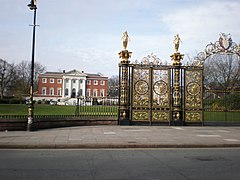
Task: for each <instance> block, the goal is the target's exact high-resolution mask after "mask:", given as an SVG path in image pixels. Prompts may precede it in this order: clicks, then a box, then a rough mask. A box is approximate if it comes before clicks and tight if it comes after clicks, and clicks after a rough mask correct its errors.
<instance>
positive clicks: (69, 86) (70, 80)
mask: <svg viewBox="0 0 240 180" xmlns="http://www.w3.org/2000/svg"><path fill="white" fill-rule="evenodd" d="M71 95H72V79H68V97H71Z"/></svg>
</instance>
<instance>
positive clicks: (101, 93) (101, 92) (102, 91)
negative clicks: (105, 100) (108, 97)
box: [100, 89, 105, 97]
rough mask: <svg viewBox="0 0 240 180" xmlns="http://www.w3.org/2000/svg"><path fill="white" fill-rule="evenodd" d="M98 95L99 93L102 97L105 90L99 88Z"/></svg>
mask: <svg viewBox="0 0 240 180" xmlns="http://www.w3.org/2000/svg"><path fill="white" fill-rule="evenodd" d="M100 95H101V97H104V95H105V90H104V89H101V91H100Z"/></svg>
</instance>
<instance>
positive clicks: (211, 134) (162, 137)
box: [0, 126, 240, 149]
mask: <svg viewBox="0 0 240 180" xmlns="http://www.w3.org/2000/svg"><path fill="white" fill-rule="evenodd" d="M204 147H240V127H172V126H80V127H67V128H56V129H47V130H39V131H35V132H26V131H8V132H4V131H2V132H0V148H19V149H25V148H29V149H35V148H36V149H54V148H56V149H64V148H204Z"/></svg>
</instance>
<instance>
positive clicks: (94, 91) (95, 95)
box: [93, 89, 98, 97]
mask: <svg viewBox="0 0 240 180" xmlns="http://www.w3.org/2000/svg"><path fill="white" fill-rule="evenodd" d="M93 96H94V97H97V96H98V94H97V89H94V90H93Z"/></svg>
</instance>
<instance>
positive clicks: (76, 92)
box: [34, 69, 108, 101]
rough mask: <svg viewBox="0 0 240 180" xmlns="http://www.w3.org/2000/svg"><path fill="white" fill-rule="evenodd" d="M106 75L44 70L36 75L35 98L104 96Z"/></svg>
mask: <svg viewBox="0 0 240 180" xmlns="http://www.w3.org/2000/svg"><path fill="white" fill-rule="evenodd" d="M107 94H108V77H105V76H103V75H101V74H89V73H84V72H83V71H82V72H80V71H77V70H75V69H74V70H72V71H69V72H65V71H63V72H46V73H44V74H39V76H38V92H37V93H36V94H35V95H34V99H35V100H43V99H44V100H53V101H60V100H69V99H74V98H77V97H81V98H85V97H96V98H100V97H101V98H102V97H106V96H107Z"/></svg>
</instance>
